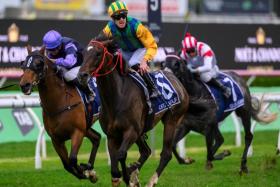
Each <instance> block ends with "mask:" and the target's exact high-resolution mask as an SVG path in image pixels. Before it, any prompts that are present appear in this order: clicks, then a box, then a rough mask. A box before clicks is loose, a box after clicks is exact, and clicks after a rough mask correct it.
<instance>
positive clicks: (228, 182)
mask: <svg viewBox="0 0 280 187" xmlns="http://www.w3.org/2000/svg"><path fill="white" fill-rule="evenodd" d="M277 136H278V132H277V131H269V132H257V133H256V134H255V139H254V155H253V157H251V158H249V159H248V167H249V172H250V173H249V174H248V175H244V176H239V175H238V170H239V165H240V157H241V153H242V151H243V146H242V147H235V146H233V144H234V134H233V133H226V134H224V137H225V144H224V145H223V146H222V148H221V149H220V150H222V149H225V148H227V149H230V150H231V152H232V155H231V156H230V157H228V158H226V159H225V160H223V161H217V162H214V169H213V170H212V171H210V172H209V171H205V169H204V164H205V156H206V150H205V146H204V145H205V143H204V138H203V137H202V136H198V135H194V134H191V135H189V136H188V139H187V151H188V156H191V157H192V158H194V159H195V160H196V162H195V163H194V164H193V165H189V166H182V165H178V164H177V162H176V160H175V159H174V157H173V159H172V160H171V162H170V163H169V165H168V166H167V167H166V169H165V170H164V172H163V174H162V176H161V177H160V180H159V183H158V185H157V186H158V187H163V186H164V187H171V186H174V187H178V186H180V187H185V186H191V187H197V186H209V187H210V186H213V187H216V186H219V187H223V186H224V187H228V186H238V187H239V186H244V187H245V186H246V187H247V186H254V187H256V186H260V187H263V186H269V187H270V186H280V177H279V173H280V166H279V162H280V158H279V157H276V156H275V148H276V147H275V146H276V143H277ZM161 138H162V137H161V136H160V135H159V134H157V141H156V149H157V150H156V155H155V156H154V157H150V158H149V160H148V161H147V163H146V164H145V165H144V167H143V169H142V170H141V174H140V180H141V184H142V186H144V185H145V184H146V183H147V181H148V180H149V178H150V177H151V175H152V174H153V172H154V170H155V168H156V166H157V164H158V161H159V154H160V148H161V142H160V140H161ZM242 143H243V145H244V142H242ZM47 148H48V149H47V154H48V158H47V159H45V160H43V168H42V169H41V170H35V169H34V152H35V143H34V142H23V143H8V144H0V186H3V187H4V186H5V187H16V186H20V187H33V186H34V187H35V186H36V187H37V186H41V187H44V186H55V187H60V186H61V187H64V186H98V187H103V186H104V187H107V186H111V182H110V179H111V177H110V168H109V166H108V165H107V158H106V153H105V147H104V141H103V142H102V144H101V147H100V149H99V151H98V155H97V160H96V164H95V169H96V171H97V174H98V176H99V181H98V182H97V183H96V184H91V183H90V182H89V181H87V180H83V181H80V180H78V179H76V178H75V177H73V176H72V175H71V174H69V173H67V172H66V171H65V170H64V168H63V166H62V164H61V162H60V160H59V158H58V156H57V155H56V153H55V152H54V150H53V148H52V146H51V144H50V142H48V144H47ZM89 149H90V144H89V142H88V141H87V140H85V141H84V144H83V146H82V148H81V151H80V154H79V157H78V159H79V160H80V161H82V162H86V160H87V158H88V153H89ZM137 156H138V153H137V148H136V147H132V148H131V151H130V152H129V154H128V162H132V161H135V160H136V158H137ZM122 186H125V185H124V184H122Z"/></svg>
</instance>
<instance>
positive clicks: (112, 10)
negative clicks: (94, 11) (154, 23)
mask: <svg viewBox="0 0 280 187" xmlns="http://www.w3.org/2000/svg"><path fill="white" fill-rule="evenodd" d="M127 13H128V9H127V7H126V5H125V3H123V2H121V1H115V2H113V3H111V5H110V6H109V8H108V15H109V16H110V17H111V18H112V20H111V21H109V22H108V24H107V25H106V27H105V28H104V29H103V34H105V35H106V36H108V37H114V38H115V39H116V41H117V44H118V47H119V48H120V50H121V52H122V55H123V58H124V59H125V60H126V61H127V62H128V65H129V67H131V68H132V69H135V70H136V71H138V72H139V73H140V74H141V75H142V77H143V78H144V80H145V82H146V84H147V86H148V90H149V92H150V97H156V96H157V95H158V92H157V90H156V88H155V86H154V84H153V81H152V80H151V78H150V76H149V74H148V71H149V69H150V68H149V66H148V63H149V62H150V61H151V60H152V59H153V57H154V56H155V55H156V53H157V43H156V41H155V39H154V37H153V35H152V33H151V32H150V31H149V30H148V28H146V27H145V26H144V25H143V24H142V23H141V22H140V21H138V20H137V19H135V18H132V17H129V16H127Z"/></svg>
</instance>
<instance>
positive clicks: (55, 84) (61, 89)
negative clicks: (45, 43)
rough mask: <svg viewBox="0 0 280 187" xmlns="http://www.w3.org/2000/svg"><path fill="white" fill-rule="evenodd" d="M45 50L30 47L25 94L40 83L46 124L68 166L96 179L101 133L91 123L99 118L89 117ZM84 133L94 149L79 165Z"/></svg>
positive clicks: (24, 66) (81, 176) (81, 175)
mask: <svg viewBox="0 0 280 187" xmlns="http://www.w3.org/2000/svg"><path fill="white" fill-rule="evenodd" d="M44 52H45V48H44V47H42V48H41V50H35V51H31V47H30V46H29V47H28V56H27V57H26V60H25V61H24V62H23V63H22V69H23V70H24V73H23V75H22V77H21V80H20V87H21V89H22V92H23V93H24V94H25V95H30V94H31V92H32V88H33V86H36V85H37V86H38V90H39V96H40V100H41V107H42V113H43V121H44V127H45V130H46V131H47V133H48V135H49V136H50V137H51V140H52V144H53V146H54V148H55V150H56V152H57V154H58V155H59V157H60V159H61V161H62V163H63V166H64V168H65V169H66V170H67V171H68V172H70V173H72V174H73V175H74V176H76V177H77V178H79V179H85V178H89V179H90V181H91V182H93V183H95V182H96V180H97V177H96V173H95V171H94V170H93V166H94V161H95V156H96V152H97V149H98V146H99V143H100V139H101V135H100V134H99V133H98V132H97V131H95V130H94V129H92V128H91V125H92V124H93V123H94V122H95V121H96V120H97V118H96V117H95V118H93V119H92V121H88V120H86V111H85V107H84V106H83V103H82V101H81V97H80V96H79V93H78V91H77V89H76V88H75V87H74V86H69V85H68V84H66V82H65V81H64V79H63V78H62V75H59V72H58V71H57V69H56V66H55V65H54V63H53V62H51V61H50V59H48V58H47V57H46V56H45V55H44ZM84 137H87V138H89V140H90V141H91V143H92V150H91V153H90V157H89V161H88V163H87V164H81V165H78V163H77V154H78V151H79V149H80V146H81V144H82V142H83V138H84ZM69 139H70V140H71V151H70V154H69V156H68V151H67V148H66V146H65V141H67V140H69Z"/></svg>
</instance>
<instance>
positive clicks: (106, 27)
mask: <svg viewBox="0 0 280 187" xmlns="http://www.w3.org/2000/svg"><path fill="white" fill-rule="evenodd" d="M102 31H103V34H104V35H106V36H107V37H112V32H111V30H110V27H109V25H108V24H107V25H106V26H105V28H104V29H103V30H102ZM100 34H101V33H100ZM100 34H99V35H100Z"/></svg>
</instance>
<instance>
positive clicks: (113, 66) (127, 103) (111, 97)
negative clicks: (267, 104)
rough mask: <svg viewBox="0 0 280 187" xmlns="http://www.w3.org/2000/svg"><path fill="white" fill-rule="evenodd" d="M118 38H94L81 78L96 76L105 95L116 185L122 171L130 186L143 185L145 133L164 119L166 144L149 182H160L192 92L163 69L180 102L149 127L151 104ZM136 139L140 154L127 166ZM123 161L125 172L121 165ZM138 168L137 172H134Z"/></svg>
mask: <svg viewBox="0 0 280 187" xmlns="http://www.w3.org/2000/svg"><path fill="white" fill-rule="evenodd" d="M114 52H115V47H114V41H113V40H110V39H108V38H103V39H102V38H100V37H99V38H96V39H95V40H92V41H91V42H90V43H89V45H88V48H87V51H86V52H85V55H84V62H83V64H82V66H81V68H80V71H79V74H78V79H79V80H80V82H81V84H83V83H86V82H87V79H88V78H89V77H90V76H91V75H93V76H96V79H97V86H98V89H99V93H100V98H101V111H100V116H99V119H100V124H101V127H102V129H103V131H104V132H105V134H106V135H107V138H108V149H109V153H110V158H111V176H112V185H113V186H118V185H120V180H121V175H123V180H124V182H125V183H126V184H127V185H128V184H129V185H130V186H134V185H135V186H137V185H139V181H138V178H137V179H135V177H137V175H135V172H138V170H140V168H141V167H142V165H143V164H144V162H145V161H146V160H147V158H148V157H149V155H150V154H151V150H150V148H149V147H148V145H147V143H146V141H145V138H143V135H144V133H145V132H146V131H148V130H150V129H151V128H152V127H153V126H155V125H156V124H157V123H158V122H159V121H160V120H161V121H162V122H163V124H164V132H163V148H162V152H161V154H160V163H159V165H158V167H157V169H156V172H155V173H154V174H153V176H152V177H151V179H150V181H149V183H148V186H154V185H155V184H157V182H158V178H159V177H160V175H161V173H162V171H163V170H164V168H165V167H166V165H167V164H168V162H169V161H170V160H171V158H172V142H173V139H174V135H175V129H176V127H177V125H178V124H179V123H180V122H181V120H182V119H183V118H184V114H185V113H186V111H187V109H188V99H189V98H188V94H187V92H186V90H185V89H184V87H183V85H182V84H181V83H180V81H179V80H178V79H177V78H176V77H175V76H174V75H173V74H172V73H170V72H163V74H164V75H165V76H166V77H167V78H168V79H169V81H170V82H171V83H172V85H173V86H174V88H175V90H176V92H177V93H178V96H179V98H180V99H179V100H180V101H181V102H180V103H179V104H177V105H173V106H171V107H170V109H168V110H165V111H163V112H160V113H158V114H156V115H155V116H154V118H153V120H151V121H152V122H151V127H148V128H147V127H145V122H146V121H147V119H148V110H149V108H148V105H147V104H146V96H145V94H144V91H143V90H142V88H140V87H139V86H137V84H136V83H135V82H134V80H133V79H132V78H131V77H130V76H129V75H128V71H129V70H128V66H127V64H126V62H124V61H123V60H122V56H121V53H119V52H117V53H116V52H115V53H114ZM133 143H136V144H137V145H138V147H139V151H140V158H139V159H138V162H136V164H134V165H133V167H134V168H133V169H131V167H130V168H127V167H126V163H125V162H126V157H127V151H128V149H129V148H130V147H131V145H132V144H133ZM119 162H120V164H121V168H122V173H121V172H120V170H119V168H118V163H119ZM132 170H134V171H133V172H131V171H132Z"/></svg>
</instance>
